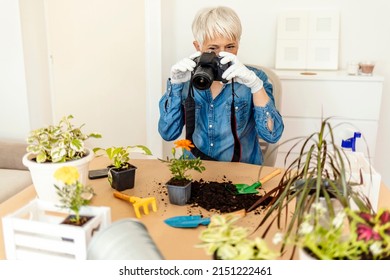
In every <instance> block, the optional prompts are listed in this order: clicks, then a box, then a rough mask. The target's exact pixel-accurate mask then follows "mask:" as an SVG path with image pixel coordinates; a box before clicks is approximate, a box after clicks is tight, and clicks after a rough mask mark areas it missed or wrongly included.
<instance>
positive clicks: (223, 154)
mask: <svg viewBox="0 0 390 280" xmlns="http://www.w3.org/2000/svg"><path fill="white" fill-rule="evenodd" d="M248 68H249V69H250V70H252V71H254V72H255V73H256V75H257V76H258V77H259V78H260V79H261V80H263V82H264V85H263V86H264V89H265V90H266V92H267V94H268V96H269V97H270V101H269V102H268V103H267V104H266V106H265V107H257V106H254V104H253V97H252V93H251V90H250V88H248V87H247V86H245V85H242V84H240V83H237V82H235V83H234V92H235V94H236V95H235V98H234V106H235V113H236V122H237V134H238V137H239V140H240V143H241V158H240V161H241V162H246V163H252V164H262V162H263V155H262V152H261V149H260V145H259V141H258V137H260V138H262V139H264V140H265V141H266V142H269V143H276V142H277V141H278V140H279V139H280V137H281V136H282V132H283V129H284V124H283V119H282V117H281V115H280V114H279V112H278V111H277V109H276V108H275V101H274V96H273V94H272V84H270V83H269V81H268V77H267V75H266V74H265V73H264V72H263V71H261V70H259V69H256V68H252V67H249V66H248ZM188 88H189V82H186V83H182V84H171V82H170V81H169V80H168V82H167V91H166V92H165V94H164V95H163V96H162V98H161V100H160V103H159V108H160V120H159V123H158V130H159V133H160V135H161V137H162V138H163V139H164V140H166V141H172V140H175V139H177V138H178V137H179V136H180V135H181V133H182V130H183V127H184V122H185V120H184V109H183V104H184V101H185V99H186V98H187V94H188ZM194 99H195V104H196V105H195V130H194V133H193V142H194V144H195V145H196V147H198V149H199V150H201V151H202V152H203V153H205V154H207V155H209V156H211V157H213V158H215V159H217V160H219V161H231V159H232V156H233V147H234V138H233V134H232V131H231V124H230V112H231V103H232V84H231V83H228V84H225V85H224V86H223V88H222V91H221V92H220V93H219V94H218V95H217V97H216V98H215V99H213V98H212V95H211V91H210V90H209V89H207V90H198V89H196V88H194ZM268 117H270V118H272V120H273V122H274V126H273V130H272V131H270V130H269V129H268V126H267V120H268ZM189 155H190V156H192V154H189Z"/></svg>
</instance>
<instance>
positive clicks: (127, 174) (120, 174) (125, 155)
mask: <svg viewBox="0 0 390 280" xmlns="http://www.w3.org/2000/svg"><path fill="white" fill-rule="evenodd" d="M135 149H138V150H141V151H143V153H144V154H146V155H152V152H151V151H150V150H149V148H147V147H146V146H143V145H135V146H127V147H122V146H121V147H115V146H113V147H110V148H106V149H103V148H94V149H93V151H94V153H95V154H96V155H97V156H102V155H104V154H105V155H106V156H107V157H108V158H109V159H110V161H111V164H110V165H109V166H108V181H109V183H110V185H111V187H112V188H113V189H116V190H117V191H124V190H127V189H132V188H133V187H134V182H135V171H136V169H137V167H136V166H134V165H132V164H130V162H129V161H130V152H131V151H132V150H135Z"/></svg>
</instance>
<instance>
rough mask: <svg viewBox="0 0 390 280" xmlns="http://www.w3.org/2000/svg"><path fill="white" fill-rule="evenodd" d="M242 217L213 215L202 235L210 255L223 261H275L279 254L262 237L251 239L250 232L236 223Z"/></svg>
mask: <svg viewBox="0 0 390 280" xmlns="http://www.w3.org/2000/svg"><path fill="white" fill-rule="evenodd" d="M239 218H240V216H238V215H235V214H234V213H229V214H225V215H213V216H211V218H210V224H209V225H208V226H207V228H206V229H205V230H203V231H202V232H201V233H200V236H199V238H200V240H201V241H202V243H200V244H198V245H197V247H198V248H204V249H205V251H206V253H207V254H208V255H213V256H214V258H215V259H221V260H273V259H277V258H278V257H279V253H278V252H276V251H274V250H272V249H270V248H269V247H268V245H267V243H266V241H265V240H264V239H262V238H260V237H255V238H254V239H250V238H249V231H248V229H247V228H245V227H241V226H237V225H236V224H235V223H236V222H237V220H238V219H239Z"/></svg>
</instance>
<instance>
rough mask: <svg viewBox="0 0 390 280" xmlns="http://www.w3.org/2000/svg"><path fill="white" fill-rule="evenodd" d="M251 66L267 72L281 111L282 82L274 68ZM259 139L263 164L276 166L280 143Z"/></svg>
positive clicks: (277, 106)
mask: <svg viewBox="0 0 390 280" xmlns="http://www.w3.org/2000/svg"><path fill="white" fill-rule="evenodd" d="M250 66H252V67H255V68H258V69H261V70H263V71H264V72H265V74H267V76H268V79H269V81H270V83H271V84H272V86H273V94H274V98H275V106H276V109H278V110H279V111H280V108H281V101H282V96H281V95H282V84H281V82H280V79H279V77H278V76H277V75H276V73H275V72H274V71H273V70H271V69H270V68H268V67H265V66H259V65H250ZM259 141H260V146H261V150H262V151H263V156H264V162H263V165H266V166H275V162H276V157H277V154H278V143H275V144H270V143H267V142H265V141H264V140H262V139H259Z"/></svg>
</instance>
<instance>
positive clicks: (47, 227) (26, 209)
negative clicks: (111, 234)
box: [3, 166, 111, 259]
mask: <svg viewBox="0 0 390 280" xmlns="http://www.w3.org/2000/svg"><path fill="white" fill-rule="evenodd" d="M54 177H55V180H56V181H55V184H54V186H52V188H53V189H54V190H55V191H56V194H57V195H58V197H59V203H58V205H56V204H54V203H51V202H48V201H44V200H41V199H34V200H32V201H30V202H29V203H27V204H26V205H24V206H23V207H22V208H20V209H18V210H17V211H15V212H14V213H12V214H10V215H8V216H6V217H4V218H3V229H4V240H5V241H6V242H5V243H6V252H7V258H8V259H39V258H41V259H42V258H43V259H50V258H55V259H86V257H87V247H88V244H89V242H90V241H91V239H92V236H93V235H94V233H95V232H96V231H99V230H102V229H104V228H105V227H107V226H108V225H109V224H110V223H111V209H110V207H104V206H99V207H97V206H89V204H90V201H91V199H92V198H93V196H94V190H93V188H92V187H91V186H87V185H84V184H82V183H81V182H80V180H79V178H80V174H79V172H78V169H77V168H76V167H73V166H62V167H60V168H58V169H57V170H56V171H55V172H54ZM20 241H22V242H20Z"/></svg>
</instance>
